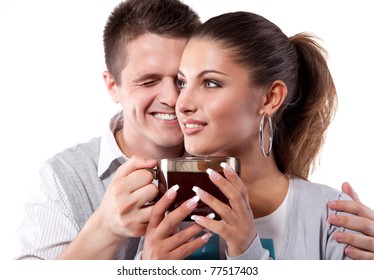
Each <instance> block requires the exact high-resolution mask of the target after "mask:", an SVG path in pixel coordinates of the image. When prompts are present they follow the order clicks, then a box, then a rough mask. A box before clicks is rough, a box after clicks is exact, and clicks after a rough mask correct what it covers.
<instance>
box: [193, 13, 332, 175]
mask: <svg viewBox="0 0 374 280" xmlns="http://www.w3.org/2000/svg"><path fill="white" fill-rule="evenodd" d="M192 37H199V38H204V39H208V40H212V41H215V42H217V44H219V45H220V46H222V48H224V49H228V50H230V52H231V53H232V59H233V60H234V61H235V62H236V63H238V64H240V65H242V66H244V67H246V68H247V69H248V70H249V73H250V82H251V86H256V87H257V86H258V87H266V86H270V85H272V83H273V82H274V81H275V80H281V81H283V82H284V83H285V84H286V86H287V89H288V94H287V97H286V99H285V101H284V103H283V104H282V106H281V107H280V108H279V110H278V111H277V112H276V113H275V114H274V115H272V116H271V117H272V121H273V126H274V140H273V148H274V155H275V160H276V163H277V166H278V168H279V170H280V171H281V172H283V173H285V174H288V175H290V176H297V177H301V178H304V179H307V177H308V175H309V173H310V171H311V170H312V168H313V167H314V164H315V161H316V158H317V156H318V154H319V152H320V150H321V148H322V146H323V143H324V139H325V134H326V130H327V128H328V126H329V124H330V122H331V121H332V118H333V116H334V113H335V110H336V104H337V96H336V90H335V85H334V82H333V79H332V77H331V74H330V71H329V68H328V65H327V61H326V52H325V50H324V49H323V48H322V47H321V46H320V45H319V44H318V43H317V38H315V37H313V36H312V35H309V34H306V33H300V34H297V35H295V36H293V37H290V38H288V37H287V36H286V35H285V34H284V33H283V32H282V31H281V29H280V28H279V27H278V26H276V25H275V24H273V23H272V22H270V21H269V20H267V19H265V18H264V17H262V16H259V15H257V14H253V13H249V12H236V13H227V14H223V15H220V16H217V17H214V18H211V19H210V20H208V21H207V22H205V23H204V24H203V25H202V26H200V27H199V28H197V29H196V30H195V31H194V33H193V35H192Z"/></svg>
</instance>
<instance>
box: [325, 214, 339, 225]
mask: <svg viewBox="0 0 374 280" xmlns="http://www.w3.org/2000/svg"><path fill="white" fill-rule="evenodd" d="M327 219H328V221H329V222H330V223H336V222H338V217H337V216H336V215H329V216H328V218H327Z"/></svg>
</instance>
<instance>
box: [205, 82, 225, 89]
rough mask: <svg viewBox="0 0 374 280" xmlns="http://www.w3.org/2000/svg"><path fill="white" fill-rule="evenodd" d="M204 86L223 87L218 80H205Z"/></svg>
mask: <svg viewBox="0 0 374 280" xmlns="http://www.w3.org/2000/svg"><path fill="white" fill-rule="evenodd" d="M204 86H206V87H208V88H218V87H221V85H220V84H219V83H218V82H216V81H205V82H204Z"/></svg>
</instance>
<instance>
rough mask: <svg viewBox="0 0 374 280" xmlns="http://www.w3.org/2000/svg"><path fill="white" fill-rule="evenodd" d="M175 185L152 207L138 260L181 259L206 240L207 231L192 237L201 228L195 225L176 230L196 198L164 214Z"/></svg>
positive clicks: (175, 189) (209, 235) (172, 198)
mask: <svg viewBox="0 0 374 280" xmlns="http://www.w3.org/2000/svg"><path fill="white" fill-rule="evenodd" d="M177 190H178V186H177V185H176V186H173V187H172V188H170V189H169V190H168V191H167V192H166V193H165V195H164V196H163V197H162V198H161V199H160V200H159V201H158V202H157V203H156V204H155V205H154V206H153V209H152V213H151V218H150V221H149V224H148V227H147V231H146V235H145V241H144V249H143V253H142V259H143V260H144V259H161V260H166V259H170V260H177V259H185V258H186V257H188V256H189V255H191V254H192V253H194V252H195V251H196V250H197V249H199V248H200V247H202V246H203V245H204V244H205V243H207V242H208V240H209V238H210V237H211V235H212V234H211V233H205V234H204V235H202V236H200V237H198V238H196V239H193V238H194V237H195V236H196V235H197V234H198V233H200V232H201V231H202V230H203V228H202V227H201V226H199V225H197V224H193V225H192V226H190V227H188V228H186V229H184V230H182V231H178V227H179V225H180V223H181V222H182V221H183V220H184V218H186V217H187V216H188V215H189V214H191V212H192V211H193V210H194V209H195V208H196V206H197V202H198V201H199V197H197V196H195V197H193V198H191V199H189V200H187V201H186V202H184V203H183V204H182V205H181V206H179V207H178V208H177V209H175V210H174V211H172V212H170V213H169V214H168V215H166V216H165V213H166V211H167V209H168V208H169V206H170V204H171V203H172V202H173V201H174V199H175V197H176V191H177Z"/></svg>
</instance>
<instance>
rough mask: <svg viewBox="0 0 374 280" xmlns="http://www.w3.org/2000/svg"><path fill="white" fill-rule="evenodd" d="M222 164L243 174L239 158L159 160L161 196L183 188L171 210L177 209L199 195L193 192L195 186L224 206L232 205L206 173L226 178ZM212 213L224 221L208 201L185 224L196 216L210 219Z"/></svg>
mask: <svg viewBox="0 0 374 280" xmlns="http://www.w3.org/2000/svg"><path fill="white" fill-rule="evenodd" d="M222 162H226V163H227V164H228V165H229V166H231V168H232V169H233V170H234V171H235V172H236V173H237V174H239V175H240V160H239V159H238V158H235V157H216V156H204V157H179V158H166V159H161V160H159V161H158V166H157V175H156V178H157V179H158V186H159V191H160V195H163V194H164V193H165V192H166V191H167V190H168V189H170V188H171V187H173V186H174V185H179V190H178V191H177V196H176V198H175V200H174V201H173V203H172V205H171V206H170V207H169V211H172V210H174V209H175V208H177V207H178V206H180V205H181V204H182V203H183V202H185V201H186V200H188V199H190V198H192V197H193V196H195V195H196V194H195V192H194V191H193V190H192V188H193V187H194V186H197V187H199V188H201V189H203V190H204V191H206V192H208V193H209V194H211V195H213V196H214V197H215V198H217V199H219V200H220V201H222V202H223V203H226V204H228V199H227V198H226V196H225V195H224V194H223V193H222V192H221V190H220V189H219V188H218V187H217V186H216V185H215V184H214V183H213V182H212V181H211V180H210V179H209V175H208V173H207V172H206V170H207V169H208V168H210V169H213V170H215V171H216V172H218V173H219V174H221V175H222V176H224V174H223V168H222V167H221V165H220V164H221V163H222ZM210 213H214V214H215V218H214V219H216V220H220V219H221V218H220V217H219V215H218V214H217V213H215V212H214V211H213V210H212V209H211V208H210V207H208V206H207V205H206V204H205V203H204V202H202V201H199V202H198V205H197V208H196V209H195V210H194V211H193V212H192V213H191V214H190V215H189V216H188V217H186V218H185V221H191V219H190V218H191V216H192V215H202V216H206V215H208V214H210Z"/></svg>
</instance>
